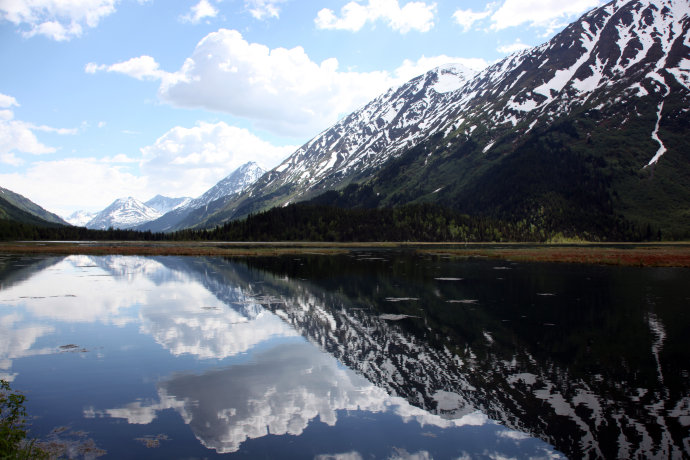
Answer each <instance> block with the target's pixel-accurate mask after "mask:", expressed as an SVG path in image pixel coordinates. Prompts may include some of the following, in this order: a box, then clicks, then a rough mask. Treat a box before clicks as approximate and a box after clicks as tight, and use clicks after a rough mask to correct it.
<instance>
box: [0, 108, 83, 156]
mask: <svg viewBox="0 0 690 460" xmlns="http://www.w3.org/2000/svg"><path fill="white" fill-rule="evenodd" d="M12 107H19V103H17V100H16V99H15V98H14V97H12V96H8V95H6V94H0V163H5V164H9V165H12V166H19V165H21V164H23V160H22V159H21V158H19V157H18V156H17V153H28V154H32V155H43V154H47V153H53V152H55V151H56V149H55V147H50V146H47V145H45V144H43V143H42V142H40V141H39V140H38V138H37V137H36V134H35V133H34V132H35V131H41V132H48V133H54V134H61V135H65V134H76V132H77V130H76V129H65V128H53V127H51V126H46V125H35V124H33V123H28V122H26V121H21V120H15V119H14V112H13V111H12V110H11V109H12Z"/></svg>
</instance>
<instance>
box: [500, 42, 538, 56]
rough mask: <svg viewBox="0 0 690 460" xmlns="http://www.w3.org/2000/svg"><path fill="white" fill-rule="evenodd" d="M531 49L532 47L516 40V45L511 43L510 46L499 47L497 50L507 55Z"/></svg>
mask: <svg viewBox="0 0 690 460" xmlns="http://www.w3.org/2000/svg"><path fill="white" fill-rule="evenodd" d="M529 48H531V46H529V45H527V44H525V43H522V42H521V41H520V40H516V41H515V42H514V43H511V44H509V45H503V46H499V47H498V48H496V51H498V52H499V53H505V54H513V53H515V52H517V51H522V50H526V49H529Z"/></svg>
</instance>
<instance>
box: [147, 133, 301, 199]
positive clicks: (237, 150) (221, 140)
mask: <svg viewBox="0 0 690 460" xmlns="http://www.w3.org/2000/svg"><path fill="white" fill-rule="evenodd" d="M295 149H296V146H291V145H288V146H275V145H273V144H270V143H269V142H266V141H264V140H261V139H259V138H258V137H257V136H255V135H254V134H252V133H251V132H249V131H248V130H246V129H244V128H237V127H235V126H229V125H228V124H226V123H224V122H219V123H215V124H213V123H205V122H200V123H198V124H197V125H196V126H194V127H192V128H184V127H181V126H177V127H175V128H172V129H171V130H169V131H168V132H166V133H165V134H163V135H162V136H161V137H159V138H158V139H157V140H156V142H155V143H154V144H153V145H149V146H147V147H144V148H142V149H141V152H142V155H143V159H142V162H141V170H142V172H143V173H144V174H145V175H146V177H148V179H149V181H150V182H151V183H153V184H156V187H157V188H158V189H159V190H161V193H164V194H166V193H167V194H170V195H171V196H192V197H196V196H199V195H201V194H202V193H203V192H205V191H206V190H208V189H209V188H211V187H212V186H213V185H215V184H216V183H217V182H218V181H219V180H221V179H222V178H224V177H225V176H227V175H228V174H230V173H231V172H232V171H234V170H235V169H236V168H237V167H239V166H241V165H242V164H244V163H246V162H248V161H256V162H257V163H259V164H260V165H261V166H263V167H264V168H266V167H273V166H275V165H276V164H278V163H279V162H280V161H282V160H283V159H284V158H285V157H287V156H288V155H289V154H290V153H292V152H293V151H294V150H295Z"/></svg>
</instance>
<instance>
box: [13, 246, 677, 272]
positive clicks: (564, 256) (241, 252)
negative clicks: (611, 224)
mask: <svg viewBox="0 0 690 460" xmlns="http://www.w3.org/2000/svg"><path fill="white" fill-rule="evenodd" d="M420 245H424V244H423V243H350V244H348V243H333V244H324V243H309V242H304V243H203V242H173V243H170V242H168V243H151V242H102V243H100V242H99V243H44V242H26V243H23V242H13V243H0V254H2V253H5V254H10V253H11V254H27V253H28V254H30V253H42V254H64V255H68V254H88V255H107V254H119V255H142V256H149V255H177V256H247V257H251V256H278V255H283V254H309V253H313V254H331V255H332V254H339V253H344V252H347V251H348V250H350V249H355V248H362V247H389V248H393V247H401V246H412V247H416V248H417V250H418V251H420V252H424V253H431V254H446V255H448V254H452V255H455V256H458V257H490V258H494V259H504V260H513V261H523V262H562V263H579V264H601V265H622V266H634V267H690V245H687V244H657V245H634V244H630V245H622V244H621V245H616V246H611V247H604V246H593V245H581V246H550V245H543V246H527V245H526V246H524V247H513V246H511V247H504V248H503V247H496V246H495V245H491V247H481V246H479V247H476V246H475V247H470V248H466V249H453V248H452V246H456V245H443V244H429V245H428V247H426V248H424V249H420V248H419V246H420ZM424 246H427V245H424Z"/></svg>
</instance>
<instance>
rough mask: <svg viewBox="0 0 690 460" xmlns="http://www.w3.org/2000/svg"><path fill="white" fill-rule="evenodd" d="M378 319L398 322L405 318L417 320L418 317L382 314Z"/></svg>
mask: <svg viewBox="0 0 690 460" xmlns="http://www.w3.org/2000/svg"><path fill="white" fill-rule="evenodd" d="M379 318H381V319H385V320H388V321H400V320H401V319H405V318H419V316H413V315H396V314H393V313H384V314H383V315H379Z"/></svg>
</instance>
